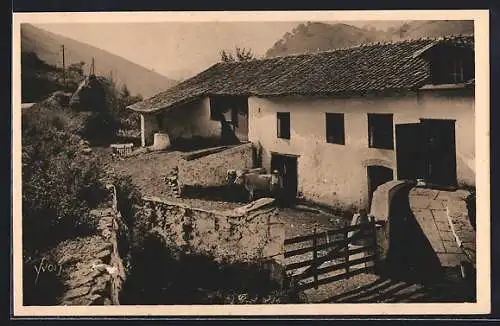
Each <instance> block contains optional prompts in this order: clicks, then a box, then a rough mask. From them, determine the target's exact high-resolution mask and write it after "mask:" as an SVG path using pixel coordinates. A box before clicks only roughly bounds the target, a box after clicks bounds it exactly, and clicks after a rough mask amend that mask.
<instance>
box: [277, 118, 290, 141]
mask: <svg viewBox="0 0 500 326" xmlns="http://www.w3.org/2000/svg"><path fill="white" fill-rule="evenodd" d="M276 120H277V136H278V138H283V139H290V112H278V113H277V115H276Z"/></svg>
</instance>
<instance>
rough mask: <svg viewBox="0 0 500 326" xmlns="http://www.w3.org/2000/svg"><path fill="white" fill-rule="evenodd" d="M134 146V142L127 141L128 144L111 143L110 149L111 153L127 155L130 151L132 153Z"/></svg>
mask: <svg viewBox="0 0 500 326" xmlns="http://www.w3.org/2000/svg"><path fill="white" fill-rule="evenodd" d="M133 148H134V144H132V143H129V144H112V145H111V149H112V151H113V154H115V155H118V156H127V155H129V154H130V153H132V150H133Z"/></svg>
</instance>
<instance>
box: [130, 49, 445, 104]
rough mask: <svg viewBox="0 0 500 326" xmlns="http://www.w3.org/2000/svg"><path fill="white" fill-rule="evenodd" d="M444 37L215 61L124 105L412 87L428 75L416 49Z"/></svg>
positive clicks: (348, 92)
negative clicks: (163, 87) (143, 98)
mask: <svg viewBox="0 0 500 326" xmlns="http://www.w3.org/2000/svg"><path fill="white" fill-rule="evenodd" d="M443 41H445V40H444V39H439V40H436V39H420V40H411V41H401V42H397V43H379V44H370V45H361V46H357V47H353V48H347V49H339V50H334V51H328V52H321V53H314V54H302V55H295V56H285V57H276V58H272V59H264V60H252V61H247V62H230V63H218V64H215V65H213V66H212V67H210V68H208V69H207V70H205V71H203V72H201V73H200V74H198V75H196V76H194V77H192V78H190V79H188V80H186V81H184V82H182V83H179V84H177V85H176V86H174V87H172V88H170V89H168V90H166V91H164V92H161V93H159V94H157V95H155V96H153V97H150V98H148V99H145V100H143V101H141V102H138V103H135V104H133V105H131V106H129V108H130V109H132V110H135V111H140V112H152V111H157V110H163V109H168V108H171V107H174V106H178V105H180V104H183V103H186V102H190V101H192V100H195V99H197V98H200V97H202V96H209V95H247V96H251V95H255V96H283V95H340V94H342V95H346V94H363V93H366V92H378V91H388V90H408V89H415V88H418V87H420V86H422V85H424V84H425V83H426V81H427V80H428V79H429V77H430V70H429V63H428V61H426V60H425V59H423V58H422V56H421V55H420V54H421V53H423V52H425V51H427V50H428V49H429V48H431V47H432V46H433V45H435V44H438V43H439V42H443Z"/></svg>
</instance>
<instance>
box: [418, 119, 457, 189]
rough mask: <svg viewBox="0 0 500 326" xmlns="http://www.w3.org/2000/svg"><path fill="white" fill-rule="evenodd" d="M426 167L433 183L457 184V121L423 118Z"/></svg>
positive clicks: (427, 175)
mask: <svg viewBox="0 0 500 326" xmlns="http://www.w3.org/2000/svg"><path fill="white" fill-rule="evenodd" d="M421 121H422V122H421V123H422V133H423V136H424V137H423V141H424V144H423V148H424V155H423V157H424V161H425V163H424V168H425V174H426V180H427V181H428V182H429V183H431V184H436V185H442V186H452V187H454V186H456V184H457V168H456V164H457V163H456V149H455V121H453V120H437V119H422V120H421Z"/></svg>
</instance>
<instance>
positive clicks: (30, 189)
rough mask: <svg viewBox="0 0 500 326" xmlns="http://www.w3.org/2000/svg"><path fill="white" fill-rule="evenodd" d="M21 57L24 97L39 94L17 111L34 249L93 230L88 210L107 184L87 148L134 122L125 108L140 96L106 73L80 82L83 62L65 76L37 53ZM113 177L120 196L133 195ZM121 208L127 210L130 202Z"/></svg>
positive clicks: (28, 239)
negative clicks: (19, 121)
mask: <svg viewBox="0 0 500 326" xmlns="http://www.w3.org/2000/svg"><path fill="white" fill-rule="evenodd" d="M23 60H24V63H23V64H26V65H25V66H23V75H22V80H23V85H24V86H26V87H24V88H23V99H24V100H36V101H38V100H40V99H44V100H42V101H41V102H39V103H37V104H36V105H35V106H33V107H31V108H30V109H28V110H25V111H23V112H22V165H23V170H22V182H23V241H24V242H23V243H24V249H25V250H26V251H27V252H31V253H33V252H35V251H38V250H43V248H46V247H50V246H52V245H54V244H56V243H57V242H59V241H61V240H63V239H67V238H72V237H77V236H82V235H86V234H89V233H92V232H94V231H95V228H96V221H94V220H93V219H92V218H90V217H89V212H90V210H91V209H93V208H95V207H97V206H98V205H99V203H100V202H101V201H102V199H103V198H106V196H105V192H106V191H107V190H105V188H104V183H103V180H104V177H105V172H104V171H103V168H102V165H100V162H99V161H98V157H97V155H94V154H92V153H91V152H89V151H86V148H87V147H88V146H89V145H90V144H92V143H105V142H110V141H112V140H113V139H114V138H115V137H116V134H117V131H118V130H119V129H120V128H133V127H134V123H135V120H134V119H136V117H134V116H133V114H130V113H128V111H129V110H127V109H126V106H127V105H129V104H130V103H132V102H134V101H137V100H140V99H141V97H140V96H132V95H131V94H130V92H129V91H128V89H127V87H126V86H125V85H124V86H121V88H120V89H118V88H117V86H116V85H115V84H114V82H113V80H111V79H110V78H108V77H101V76H97V77H95V78H89V81H88V82H84V81H85V78H86V77H85V76H84V73H83V68H82V67H83V65H84V63H83V62H81V63H79V64H75V65H72V66H70V67H69V68H68V69H67V71H66V76H65V77H66V78H65V80H64V78H63V76H62V70H60V69H58V68H56V67H54V66H50V65H47V64H45V63H44V62H43V61H41V60H40V59H38V57H37V56H36V54H33V53H31V54H29V53H23ZM54 90H55V91H56V92H54V93H52V94H51V93H50V92H52V91H54ZM77 90H78V91H77ZM75 91H76V92H75ZM30 92H31V93H30ZM71 93H73V96H72V95H71ZM70 99H71V100H70ZM75 103H76V104H75ZM135 127H136V128H137V127H138V123H137V124H135ZM112 181H116V182H117V185H116V186H117V188H118V189H119V193H120V194H119V195H121V196H123V197H127V198H128V197H130V196H132V197H133V196H137V195H136V194H135V193H134V194H132V192H133V190H134V189H133V187H132V185H131V181H130V180H129V179H127V178H118V179H115V180H112ZM122 208H123V209H124V210H126V212H125V214H126V215H127V216H130V213H131V208H130V207H125V206H124V207H122Z"/></svg>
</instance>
